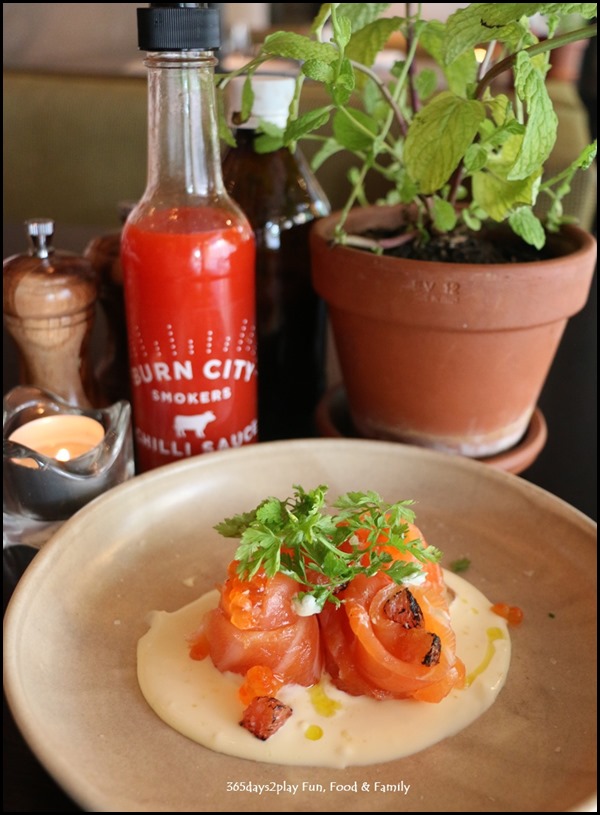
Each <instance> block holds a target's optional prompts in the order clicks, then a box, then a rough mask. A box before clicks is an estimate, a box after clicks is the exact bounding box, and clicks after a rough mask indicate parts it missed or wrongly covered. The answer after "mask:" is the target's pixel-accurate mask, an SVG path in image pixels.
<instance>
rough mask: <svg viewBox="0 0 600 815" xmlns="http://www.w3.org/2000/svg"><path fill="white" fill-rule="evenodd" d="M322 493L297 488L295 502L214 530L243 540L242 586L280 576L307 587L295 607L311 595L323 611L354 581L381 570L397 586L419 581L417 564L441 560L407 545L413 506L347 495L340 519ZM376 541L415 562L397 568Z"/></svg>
mask: <svg viewBox="0 0 600 815" xmlns="http://www.w3.org/2000/svg"><path fill="white" fill-rule="evenodd" d="M327 489H328V487H327V486H325V485H320V486H319V487H317V488H316V489H314V490H310V491H308V492H306V491H305V490H304V489H303V488H302V487H300V486H297V485H294V494H293V496H292V497H290V498H287V499H286V500H284V501H281V500H280V499H279V498H266V499H265V500H264V501H262V502H261V503H260V504H259V505H258V506H257V507H256V508H255V509H253V510H251V511H250V512H244V513H242V514H240V515H235V516H234V517H233V518H226V519H225V520H224V521H222V522H221V523H219V524H217V525H216V526H215V529H216V530H217V531H218V532H219V533H220V534H221V535H223V536H224V537H226V538H240V541H241V542H240V545H239V546H238V548H237V550H236V553H235V559H236V560H237V561H239V563H238V567H237V572H238V575H239V576H240V577H241V578H242V579H244V580H249V579H251V578H252V577H253V576H254V575H255V574H256V573H257V572H258V570H259V569H261V568H262V569H264V571H265V574H266V575H267V577H273V576H274V575H275V574H276V573H277V572H281V573H282V574H285V575H287V576H288V577H291V578H293V579H294V580H297V581H298V582H299V583H301V584H302V585H303V586H304V587H305V591H302V592H299V594H298V598H299V599H300V600H302V598H303V597H305V596H307V595H310V596H311V597H312V598H313V599H314V602H315V604H316V606H317V608H318V609H319V610H321V609H322V608H323V606H324V605H325V603H326V602H327V601H328V600H331V601H332V602H334V603H335V604H336V605H339V603H340V601H339V599H338V598H337V597H336V596H335V595H336V592H337V591H339V590H340V589H341V588H342V587H343V586H344V585H345V584H346V583H348V582H349V581H350V580H352V579H353V578H354V577H356V576H357V575H359V574H365V575H367V576H372V575H374V574H376V573H377V572H379V571H381V570H382V569H385V572H386V574H387V575H389V577H390V578H391V579H392V580H393V581H394V582H395V583H402V582H404V581H407V580H414V578H415V577H418V576H419V575H420V574H421V573H422V571H423V570H422V567H421V565H420V564H421V563H426V562H428V561H429V562H434V563H436V562H437V561H439V560H440V558H441V556H442V554H441V552H440V551H439V549H436V548H435V547H434V546H426V545H425V544H424V543H423V541H421V540H420V539H419V540H411V541H407V540H406V534H407V532H408V522H413V521H414V517H415V514H414V512H413V511H412V510H411V509H410V507H411V505H412V504H413V502H412V501H399V502H398V503H395V504H388V503H386V502H385V501H383V500H382V499H381V497H380V496H379V495H378V494H377V493H376V492H348V493H346V494H345V495H342V496H341V497H340V498H338V500H337V501H336V502H335V503H334V504H333V506H334V507H335V508H336V509H338V510H339V511H338V513H337V514H331V513H330V512H328V511H327V510H326V501H325V498H326V494H327ZM359 530H360V532H359ZM365 530H366V531H365ZM357 533H358V534H359V535H360V539H359V537H357ZM381 536H384V541H385V544H384V545H385V546H386V547H393V548H395V549H397V550H398V551H399V552H401V553H406V552H408V553H410V554H412V555H413V556H414V557H415V558H416V559H417V561H419V562H418V563H414V562H407V561H404V560H394V558H393V557H392V555H391V554H390V553H389V551H386V550H385V549H382V548H381V545H382V541H381ZM342 545H343V549H341V548H340V547H341V546H342Z"/></svg>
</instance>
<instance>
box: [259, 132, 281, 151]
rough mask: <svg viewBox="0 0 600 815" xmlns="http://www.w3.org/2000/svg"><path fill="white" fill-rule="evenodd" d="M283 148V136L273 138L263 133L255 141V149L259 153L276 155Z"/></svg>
mask: <svg viewBox="0 0 600 815" xmlns="http://www.w3.org/2000/svg"><path fill="white" fill-rule="evenodd" d="M282 147H283V136H271V135H269V134H267V133H261V134H260V135H259V136H257V137H256V139H255V140H254V149H255V150H256V152H257V153H261V154H263V153H274V152H275V151H276V150H279V149H281V148H282Z"/></svg>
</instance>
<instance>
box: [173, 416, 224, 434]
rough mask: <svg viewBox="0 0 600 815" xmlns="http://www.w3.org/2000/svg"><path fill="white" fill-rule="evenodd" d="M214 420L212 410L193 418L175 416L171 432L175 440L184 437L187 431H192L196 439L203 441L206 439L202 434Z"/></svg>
mask: <svg viewBox="0 0 600 815" xmlns="http://www.w3.org/2000/svg"><path fill="white" fill-rule="evenodd" d="M216 418H217V417H216V416H215V414H214V413H213V412H212V410H206V411H205V412H204V413H197V414H196V415H195V416H175V419H174V421H173V430H174V431H175V435H176V436H177V438H182V437H183V436H185V434H186V431H187V430H193V431H194V434H195V436H196V438H197V439H204V438H206V436H205V433H204V431H205V430H206V425H207V424H209V423H210V422H214V420H215V419H216Z"/></svg>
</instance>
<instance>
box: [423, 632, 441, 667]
mask: <svg viewBox="0 0 600 815" xmlns="http://www.w3.org/2000/svg"><path fill="white" fill-rule="evenodd" d="M429 636H430V637H431V648H430V649H429V651H427V653H426V654H425V656H424V658H423V662H422V664H423V665H427V667H428V668H429V667H431V666H432V665H437V664H438V662H439V661H440V656H441V654H442V641H441V639H440V638H439V637H438V635H437V634H429Z"/></svg>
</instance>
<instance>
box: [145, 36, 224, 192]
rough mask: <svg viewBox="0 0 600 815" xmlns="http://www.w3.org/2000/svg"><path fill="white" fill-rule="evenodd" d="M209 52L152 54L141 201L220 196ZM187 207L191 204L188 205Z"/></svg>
mask: <svg viewBox="0 0 600 815" xmlns="http://www.w3.org/2000/svg"><path fill="white" fill-rule="evenodd" d="M216 63H217V60H216V59H215V57H214V56H213V54H212V52H211V51H183V52H168V53H158V54H150V55H148V57H147V58H146V60H145V64H146V67H147V68H148V181H147V186H146V192H145V196H144V197H145V198H148V197H156V196H157V195H158V196H159V197H160V198H161V199H163V200H164V201H165V203H168V199H169V198H171V199H172V198H178V199H180V200H182V201H183V200H185V198H188V197H191V198H194V197H195V198H198V197H200V198H203V199H209V200H210V199H215V198H218V197H220V196H222V195H224V194H225V193H224V186H223V178H222V174H221V155H220V145H219V135H218V126H217V109H216V97H215V89H214V66H215V65H216ZM190 203H191V202H190Z"/></svg>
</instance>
